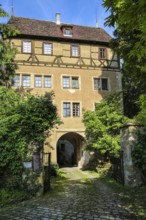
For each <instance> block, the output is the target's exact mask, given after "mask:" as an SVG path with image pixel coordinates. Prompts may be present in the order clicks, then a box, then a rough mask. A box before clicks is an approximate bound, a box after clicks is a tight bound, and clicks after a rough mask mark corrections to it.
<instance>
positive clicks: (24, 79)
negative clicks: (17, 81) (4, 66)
mask: <svg viewBox="0 0 146 220" xmlns="http://www.w3.org/2000/svg"><path fill="white" fill-rule="evenodd" d="M22 85H23V86H24V87H30V75H23V76H22Z"/></svg>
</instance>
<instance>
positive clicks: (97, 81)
mask: <svg viewBox="0 0 146 220" xmlns="http://www.w3.org/2000/svg"><path fill="white" fill-rule="evenodd" d="M94 89H95V90H99V89H100V79H99V78H94Z"/></svg>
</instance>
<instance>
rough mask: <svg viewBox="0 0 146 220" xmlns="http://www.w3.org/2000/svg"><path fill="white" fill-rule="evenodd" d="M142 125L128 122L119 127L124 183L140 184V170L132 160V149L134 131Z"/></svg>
mask: <svg viewBox="0 0 146 220" xmlns="http://www.w3.org/2000/svg"><path fill="white" fill-rule="evenodd" d="M138 129H142V126H140V125H136V124H128V125H126V126H123V127H122V128H121V150H122V151H123V163H124V182H125V185H129V186H139V185H141V184H142V178H141V172H140V170H139V169H138V168H136V167H135V166H134V163H133V160H132V149H133V147H134V142H136V139H137V137H136V131H137V130H138Z"/></svg>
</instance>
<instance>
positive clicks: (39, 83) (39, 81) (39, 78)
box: [35, 76, 42, 88]
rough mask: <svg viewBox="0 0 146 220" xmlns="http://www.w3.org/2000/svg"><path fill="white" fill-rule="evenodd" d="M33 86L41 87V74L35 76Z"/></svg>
mask: <svg viewBox="0 0 146 220" xmlns="http://www.w3.org/2000/svg"><path fill="white" fill-rule="evenodd" d="M35 87H36V88H41V87H42V77H41V76H35Z"/></svg>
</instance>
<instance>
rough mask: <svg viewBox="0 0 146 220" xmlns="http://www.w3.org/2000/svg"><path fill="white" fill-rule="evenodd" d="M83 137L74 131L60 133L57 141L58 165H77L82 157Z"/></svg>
mask: <svg viewBox="0 0 146 220" xmlns="http://www.w3.org/2000/svg"><path fill="white" fill-rule="evenodd" d="M84 140H85V139H84V138H83V137H82V136H81V135H80V134H78V133H75V132H68V133H66V134H64V135H62V136H61V137H60V138H59V140H58V142H57V163H58V165H59V166H63V167H71V166H78V162H79V161H80V159H81V157H82V147H83V143H84Z"/></svg>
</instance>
